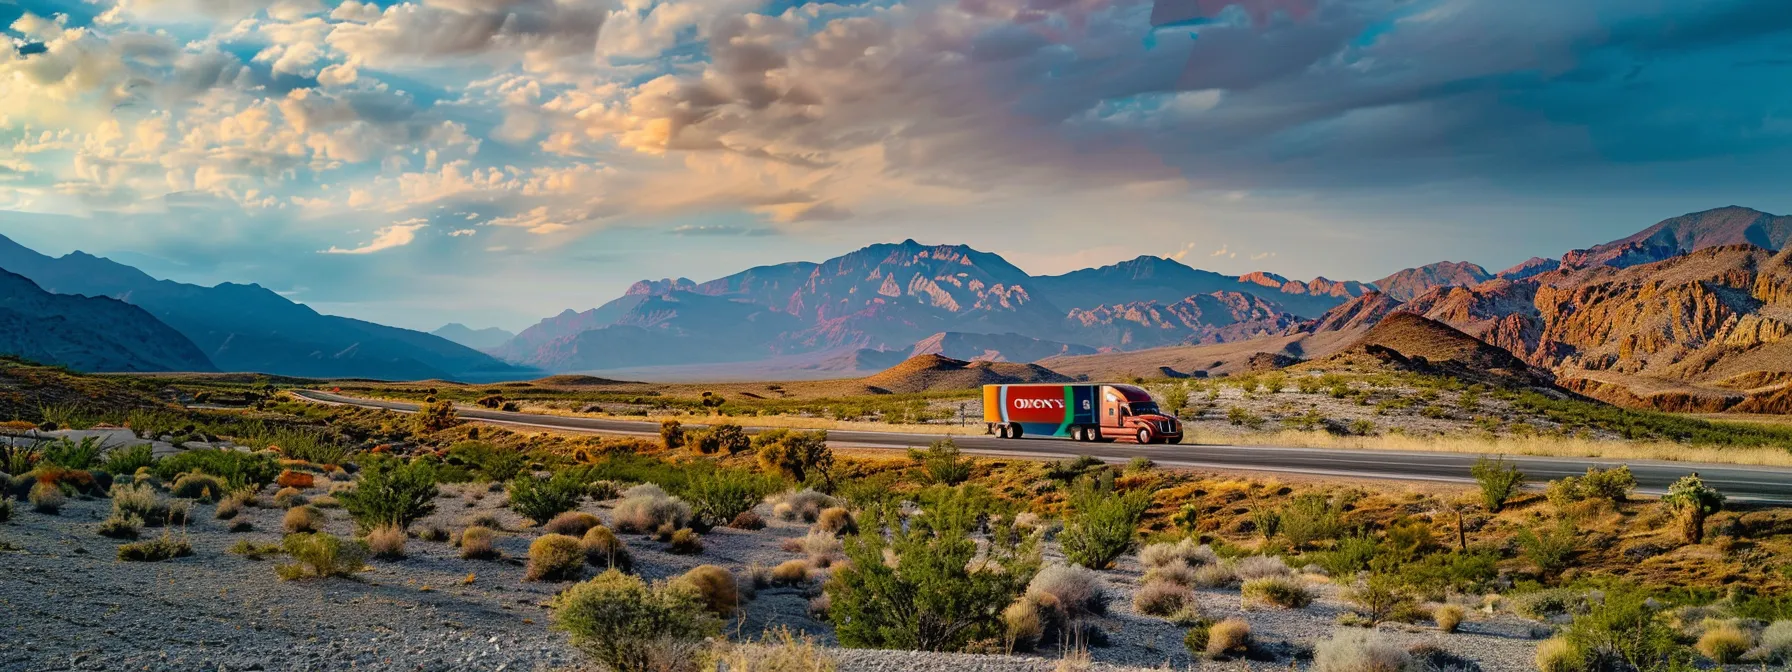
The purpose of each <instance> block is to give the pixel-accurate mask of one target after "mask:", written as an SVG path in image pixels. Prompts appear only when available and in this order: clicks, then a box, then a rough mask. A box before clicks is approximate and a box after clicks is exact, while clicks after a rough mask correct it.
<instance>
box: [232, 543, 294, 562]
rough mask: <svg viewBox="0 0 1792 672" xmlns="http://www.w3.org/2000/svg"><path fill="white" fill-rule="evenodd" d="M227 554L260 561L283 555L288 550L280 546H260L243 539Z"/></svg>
mask: <svg viewBox="0 0 1792 672" xmlns="http://www.w3.org/2000/svg"><path fill="white" fill-rule="evenodd" d="M225 552H226V553H230V554H232V555H240V556H243V557H244V558H248V559H250V560H260V559H262V558H265V557H268V556H270V555H280V554H281V553H285V552H286V548H285V547H283V546H281V545H280V544H258V543H255V542H253V541H249V540H248V539H243V540H240V541H238V542H236V543H235V544H233V545H232V546H231V547H230V549H229V550H227V551H225Z"/></svg>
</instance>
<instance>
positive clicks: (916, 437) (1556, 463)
mask: <svg viewBox="0 0 1792 672" xmlns="http://www.w3.org/2000/svg"><path fill="white" fill-rule="evenodd" d="M294 394H295V395H298V396H299V397H302V398H305V399H308V400H311V401H316V402H320V403H326V404H346V405H350V406H361V407H364V408H384V409H387V410H392V411H399V412H403V413H410V412H415V411H416V410H417V404H413V403H406V402H398V401H386V400H383V399H362V398H358V397H345V396H341V395H337V394H330V393H327V392H318V391H314V390H299V391H295V392H294ZM459 413H460V417H461V418H464V419H474V420H480V421H485V422H493V423H499V424H506V425H516V426H522V427H537V428H541V429H551V430H558V431H574V432H591V433H599V434H620V435H633V436H659V424H658V423H653V422H639V421H630V420H610V419H602V418H575V417H564V416H556V415H539V414H533V413H512V412H506V411H493V410H487V409H483V408H473V409H468V408H462V409H459ZM965 430H966V434H965V435H962V436H953V437H952V440H953V441H954V442H955V443H957V444H958V447H959V448H960V449H961V450H963V451H964V452H966V453H976V454H979V455H988V456H997V457H1016V458H1035V459H1047V460H1050V459H1059V458H1064V457H1075V456H1078V455H1092V456H1095V457H1099V458H1102V459H1104V460H1107V461H1110V462H1124V461H1126V460H1130V459H1132V458H1134V457H1146V458H1150V459H1151V460H1152V461H1153V462H1156V463H1157V464H1159V465H1161V466H1166V467H1183V468H1192V469H1233V470H1244V471H1265V472H1282V473H1290V474H1304V475H1309V476H1342V477H1350V478H1380V479H1392V480H1407V481H1447V482H1462V483H1468V482H1473V479H1472V478H1470V477H1469V468H1470V467H1471V466H1472V465H1474V463H1475V460H1476V459H1477V458H1478V457H1480V456H1478V455H1474V454H1468V453H1427V452H1417V451H1394V450H1325V449H1318V448H1271V447H1264V446H1211V445H1192V444H1180V445H1147V446H1141V445H1138V444H1133V443H1079V442H1076V441H1070V440H1068V439H1052V438H1025V439H998V438H995V437H993V436H987V435H984V434H983V433H982V424H981V423H978V424H976V425H971V426H967V427H965ZM756 431H758V429H757V428H752V427H748V428H747V432H748V433H753V432H756ZM940 438H942V437H941V436H939V435H934V434H905V433H899V432H865V431H841V430H829V431H828V443H829V444H831V445H833V446H836V447H840V448H859V449H886V450H904V449H907V448H911V447H921V446H926V445H927V444H928V443H930V442H933V441H936V440H938V439H940ZM1508 459H1510V460H1511V461H1512V462H1514V463H1516V464H1517V465H1518V468H1519V469H1520V470H1521V471H1523V472H1524V474H1525V476H1526V477H1527V478H1528V479H1529V480H1530V481H1532V482H1542V481H1547V480H1553V479H1557V478H1561V477H1563V476H1579V475H1582V474H1585V473H1586V471H1587V467H1600V468H1606V467H1613V466H1617V465H1619V464H1628V465H1630V470H1631V472H1632V473H1634V474H1635V475H1636V480H1637V485H1638V489H1639V490H1640V491H1642V492H1644V493H1649V494H1661V493H1662V492H1663V491H1665V490H1666V489H1667V487H1668V485H1669V484H1671V483H1673V482H1674V481H1675V480H1676V479H1678V478H1680V477H1681V476H1685V475H1686V474H1689V473H1692V472H1698V474H1699V476H1701V477H1703V478H1704V479H1705V482H1706V484H1708V485H1711V486H1712V487H1715V488H1717V489H1718V490H1719V491H1720V492H1723V493H1724V494H1725V495H1727V496H1729V497H1730V498H1731V499H1735V500H1743V501H1756V502H1776V503H1792V469H1785V468H1776V467H1750V466H1739V465H1729V464H1700V463H1692V462H1661V461H1652V460H1637V461H1629V462H1620V461H1613V460H1601V459H1592V458H1563V457H1529V456H1511V457H1508Z"/></svg>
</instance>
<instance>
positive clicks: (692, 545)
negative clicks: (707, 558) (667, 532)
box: [666, 527, 703, 555]
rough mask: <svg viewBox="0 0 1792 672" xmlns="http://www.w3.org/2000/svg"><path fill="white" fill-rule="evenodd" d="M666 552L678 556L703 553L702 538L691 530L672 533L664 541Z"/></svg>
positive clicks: (685, 529)
mask: <svg viewBox="0 0 1792 672" xmlns="http://www.w3.org/2000/svg"><path fill="white" fill-rule="evenodd" d="M666 550H668V551H671V552H673V553H676V554H678V555H696V554H698V553H702V552H703V536H702V535H700V534H697V532H696V531H695V530H692V529H691V528H688V527H687V528H684V529H681V530H678V531H676V532H673V533H672V537H671V538H670V539H667V540H666Z"/></svg>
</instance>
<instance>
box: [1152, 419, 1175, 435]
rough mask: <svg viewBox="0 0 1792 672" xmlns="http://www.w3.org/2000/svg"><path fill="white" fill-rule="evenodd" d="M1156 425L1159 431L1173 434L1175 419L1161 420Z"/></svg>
mask: <svg viewBox="0 0 1792 672" xmlns="http://www.w3.org/2000/svg"><path fill="white" fill-rule="evenodd" d="M1157 425H1158V426H1157V430H1158V431H1160V432H1163V433H1165V434H1175V433H1176V421H1175V420H1161V421H1159V422H1158V423H1157Z"/></svg>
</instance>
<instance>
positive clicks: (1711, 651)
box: [1694, 621, 1755, 665]
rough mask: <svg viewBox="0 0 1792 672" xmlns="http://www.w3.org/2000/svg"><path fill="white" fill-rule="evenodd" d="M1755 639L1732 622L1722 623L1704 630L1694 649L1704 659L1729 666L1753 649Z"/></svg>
mask: <svg viewBox="0 0 1792 672" xmlns="http://www.w3.org/2000/svg"><path fill="white" fill-rule="evenodd" d="M1754 646H1755V637H1754V635H1753V634H1752V633H1750V632H1749V631H1747V630H1744V629H1743V628H1742V626H1741V625H1739V624H1737V623H1736V622H1734V621H1724V622H1722V623H1718V624H1715V625H1713V626H1712V627H1710V628H1707V629H1706V630H1705V634H1703V635H1699V641H1698V643H1697V644H1695V645H1694V648H1697V649H1698V650H1699V653H1702V654H1705V657H1706V658H1710V659H1711V660H1713V661H1715V662H1717V663H1721V664H1724V665H1729V664H1731V663H1735V662H1739V661H1741V660H1742V655H1743V654H1745V653H1748V651H1749V649H1752V648H1754Z"/></svg>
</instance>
